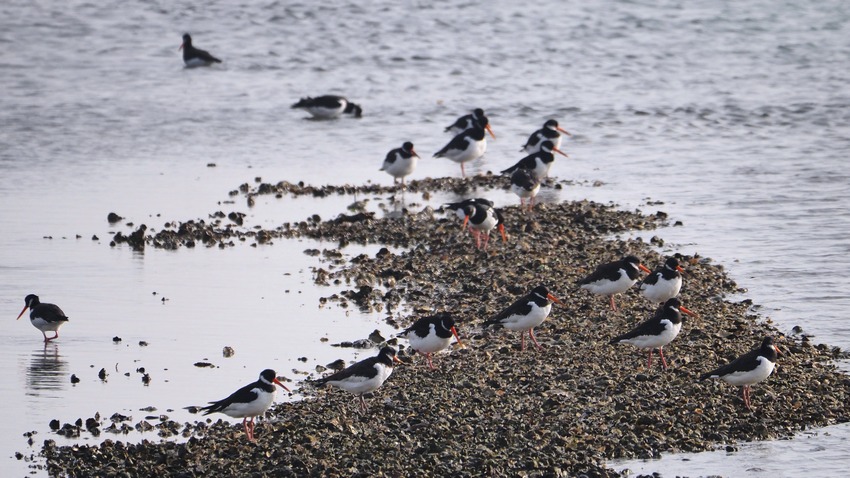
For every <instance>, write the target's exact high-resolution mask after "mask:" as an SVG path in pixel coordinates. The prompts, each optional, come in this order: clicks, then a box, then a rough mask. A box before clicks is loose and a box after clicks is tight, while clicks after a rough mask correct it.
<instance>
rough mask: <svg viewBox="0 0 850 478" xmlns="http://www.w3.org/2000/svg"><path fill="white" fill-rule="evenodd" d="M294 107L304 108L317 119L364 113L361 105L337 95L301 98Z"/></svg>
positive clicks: (355, 115) (357, 116)
mask: <svg viewBox="0 0 850 478" xmlns="http://www.w3.org/2000/svg"><path fill="white" fill-rule="evenodd" d="M292 108H303V109H305V110H307V112H308V113H310V114H311V115H312V116H313V117H314V118H316V119H332V118H336V117H338V116H339V115H341V114H343V113H345V114H350V115H354V117H355V118H360V117H361V116H362V115H363V108H361V107H360V105H357V104H355V103H352V102H350V101H348V99H346V98H344V97H342V96H336V95H324V96H317V97H315V98H311V97H309V96H308V97H306V98H301V99H300V100H298V103H295V104H293V105H292Z"/></svg>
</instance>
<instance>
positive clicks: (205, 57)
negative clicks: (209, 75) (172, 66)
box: [178, 33, 221, 68]
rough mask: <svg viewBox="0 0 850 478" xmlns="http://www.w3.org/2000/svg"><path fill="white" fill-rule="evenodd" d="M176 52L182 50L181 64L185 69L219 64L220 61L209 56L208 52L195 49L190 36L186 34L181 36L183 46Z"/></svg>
mask: <svg viewBox="0 0 850 478" xmlns="http://www.w3.org/2000/svg"><path fill="white" fill-rule="evenodd" d="M178 50H183V63H185V64H186V67H187V68H194V67H196V66H210V65H212V64H213V63H221V60H219V59H218V58H216V57H214V56H212V55H210V54H209V53H208V52H206V51H204V50H201V49H199V48H195V47H194V46H193V45H192V36H191V35H189V34H188V33H184V34H183V44H182V45H180V48H178Z"/></svg>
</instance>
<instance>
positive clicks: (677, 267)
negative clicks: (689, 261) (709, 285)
mask: <svg viewBox="0 0 850 478" xmlns="http://www.w3.org/2000/svg"><path fill="white" fill-rule="evenodd" d="M676 270H677V271H679V272H685V269H682V266H676Z"/></svg>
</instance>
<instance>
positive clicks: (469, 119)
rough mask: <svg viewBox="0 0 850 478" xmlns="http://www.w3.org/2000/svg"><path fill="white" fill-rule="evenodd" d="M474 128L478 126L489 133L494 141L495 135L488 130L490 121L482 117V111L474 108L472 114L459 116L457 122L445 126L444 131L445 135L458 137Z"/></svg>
mask: <svg viewBox="0 0 850 478" xmlns="http://www.w3.org/2000/svg"><path fill="white" fill-rule="evenodd" d="M475 126H480V127H482V128H484V129H486V130H487V131H488V132H489V133H490V136H492V137H493V139H496V135H494V134H493V130H491V129H490V119H489V118H487V117H486V116H484V110H482V109H481V108H475V109H474V110H473V111H472V114H468V115H463V116H461V117H460V118H458V119H457V121H455V122H454V123H452V124H451V125H449V126H446V129H445V130H444V131H445V132H447V133H451V134H454V135H458V134H460V133H463V132H464V131H466V130H468V129H470V128H473V127H475Z"/></svg>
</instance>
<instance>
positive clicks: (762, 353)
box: [699, 337, 779, 409]
mask: <svg viewBox="0 0 850 478" xmlns="http://www.w3.org/2000/svg"><path fill="white" fill-rule="evenodd" d="M778 355H779V348H777V347H776V345H775V344H774V343H773V338H772V337H765V338H764V340H763V341H762V343H761V347H759V348H757V349H755V350H753V351H750V352H747V353H745V354H744V355H741V356H740V357H738V358H736V359H735V360H733V361H732V362H730V363H728V364H726V365H724V366H722V367H720V368H718V369H716V370H712V371H711V372H708V373H704V374H702V375H700V377H699V379H700V380H705V379H707V378H719V379H722V380H723V381H725V382H726V383H728V384H731V385H735V386H738V385H740V386H741V387H742V388H741V396H742V398H743V399H744V405H746V407H747V409H752V403H751V402H750V385H754V384H756V383H759V382H761V381H762V380H764V379H766V378H767V377H769V376H770V374H771V373H773V368H774V366H775V365H776V357H777V356H778Z"/></svg>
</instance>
